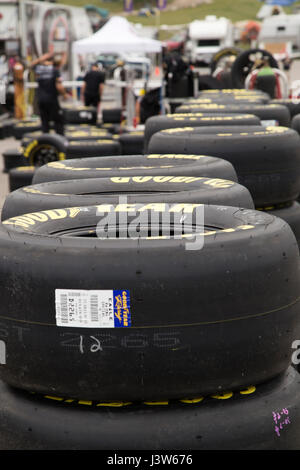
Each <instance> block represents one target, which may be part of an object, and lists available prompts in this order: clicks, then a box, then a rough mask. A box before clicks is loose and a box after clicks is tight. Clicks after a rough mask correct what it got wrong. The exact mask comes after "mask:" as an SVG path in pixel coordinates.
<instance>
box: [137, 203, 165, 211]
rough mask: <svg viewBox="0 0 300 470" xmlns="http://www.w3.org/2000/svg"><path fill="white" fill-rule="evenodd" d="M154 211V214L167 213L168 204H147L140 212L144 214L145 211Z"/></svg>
mask: <svg viewBox="0 0 300 470" xmlns="http://www.w3.org/2000/svg"><path fill="white" fill-rule="evenodd" d="M148 210H151V211H154V212H165V210H166V204H165V203H159V202H153V203H150V204H146V205H145V206H142V207H141V208H140V209H138V211H139V212H144V211H148Z"/></svg>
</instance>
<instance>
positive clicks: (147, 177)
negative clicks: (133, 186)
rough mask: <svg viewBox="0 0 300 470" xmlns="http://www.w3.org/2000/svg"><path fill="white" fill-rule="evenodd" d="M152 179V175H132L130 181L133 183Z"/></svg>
mask: <svg viewBox="0 0 300 470" xmlns="http://www.w3.org/2000/svg"><path fill="white" fill-rule="evenodd" d="M151 179H152V176H134V177H133V178H132V181H134V182H135V183H147V182H148V181H150V180H151Z"/></svg>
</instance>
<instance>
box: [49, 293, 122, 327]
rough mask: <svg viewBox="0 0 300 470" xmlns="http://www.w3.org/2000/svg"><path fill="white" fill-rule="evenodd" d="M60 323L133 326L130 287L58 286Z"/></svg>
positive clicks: (57, 310)
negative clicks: (61, 287) (77, 287)
mask: <svg viewBox="0 0 300 470" xmlns="http://www.w3.org/2000/svg"><path fill="white" fill-rule="evenodd" d="M55 311H56V325H57V326H67V327H75V328H76V327H77V328H78V327H80V328H124V327H125V328H126V327H130V326H131V314H130V295H129V291H128V290H80V289H55Z"/></svg>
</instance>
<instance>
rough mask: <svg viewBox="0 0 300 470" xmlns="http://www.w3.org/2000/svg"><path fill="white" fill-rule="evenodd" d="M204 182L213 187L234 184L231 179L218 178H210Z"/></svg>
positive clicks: (225, 186) (224, 186)
mask: <svg viewBox="0 0 300 470" xmlns="http://www.w3.org/2000/svg"><path fill="white" fill-rule="evenodd" d="M204 184H207V185H208V186H212V187H213V188H230V187H231V186H233V185H234V182H233V181H228V180H223V179H221V178H220V179H219V178H214V179H210V180H208V181H205V182H204Z"/></svg>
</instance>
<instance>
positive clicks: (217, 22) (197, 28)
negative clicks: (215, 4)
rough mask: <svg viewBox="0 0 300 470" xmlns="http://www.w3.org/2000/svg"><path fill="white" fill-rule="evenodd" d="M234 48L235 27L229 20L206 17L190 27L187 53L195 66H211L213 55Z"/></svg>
mask: <svg viewBox="0 0 300 470" xmlns="http://www.w3.org/2000/svg"><path fill="white" fill-rule="evenodd" d="M233 46H234V25H233V24H232V22H231V21H230V20H228V19H227V18H223V17H221V18H217V17H216V16H206V18H205V19H204V20H194V21H192V22H191V23H190V24H189V26H188V41H187V42H186V46H185V53H186V55H187V57H188V58H189V60H190V62H192V63H193V64H198V63H205V64H210V62H211V59H212V57H213V55H214V54H215V53H216V52H218V51H219V50H220V49H223V48H224V47H233Z"/></svg>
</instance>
